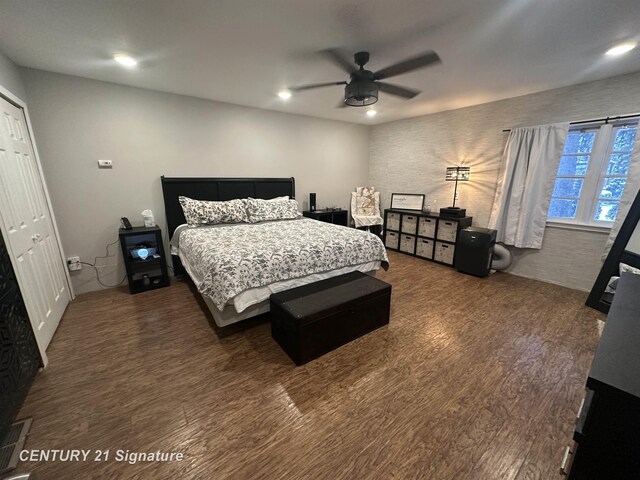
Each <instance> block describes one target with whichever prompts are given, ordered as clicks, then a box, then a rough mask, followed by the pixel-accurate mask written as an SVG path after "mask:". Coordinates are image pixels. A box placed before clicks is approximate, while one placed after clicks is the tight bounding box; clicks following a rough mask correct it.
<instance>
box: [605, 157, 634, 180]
mask: <svg viewBox="0 0 640 480" xmlns="http://www.w3.org/2000/svg"><path fill="white" fill-rule="evenodd" d="M630 163H631V154H630V153H614V154H613V155H611V157H610V158H609V165H608V166H607V175H626V174H627V172H628V171H629V164H630Z"/></svg>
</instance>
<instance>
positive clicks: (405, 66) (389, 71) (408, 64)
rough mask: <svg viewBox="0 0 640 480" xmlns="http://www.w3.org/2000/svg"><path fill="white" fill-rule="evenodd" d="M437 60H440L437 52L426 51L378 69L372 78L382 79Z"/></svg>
mask: <svg viewBox="0 0 640 480" xmlns="http://www.w3.org/2000/svg"><path fill="white" fill-rule="evenodd" d="M437 62H440V57H439V56H438V54H437V53H436V52H434V51H428V52H426V53H423V54H422V55H418V56H417V57H413V58H409V59H407V60H404V61H402V62H399V63H396V64H395V65H391V66H389V67H387V68H383V69H382V70H378V71H377V72H375V73H374V74H373V78H375V79H376V80H382V79H384V78H389V77H395V76H396V75H401V74H403V73H407V72H410V71H412V70H417V69H418V68H423V67H426V66H428V65H431V64H432V63H437Z"/></svg>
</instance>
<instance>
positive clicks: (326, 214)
mask: <svg viewBox="0 0 640 480" xmlns="http://www.w3.org/2000/svg"><path fill="white" fill-rule="evenodd" d="M302 215H304V216H305V217H307V218H313V219H314V220H320V221H321V222H327V223H333V224H335V225H342V226H344V227H346V226H347V225H348V224H347V211H346V210H314V211H313V212H312V211H311V210H305V211H304V212H302Z"/></svg>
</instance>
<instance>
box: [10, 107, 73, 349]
mask: <svg viewBox="0 0 640 480" xmlns="http://www.w3.org/2000/svg"><path fill="white" fill-rule="evenodd" d="M0 105H1V112H0V114H1V118H0V215H1V217H2V218H1V220H2V231H3V234H4V237H5V240H6V242H7V243H8V247H9V252H10V256H11V262H12V263H13V267H14V269H15V271H16V276H17V277H18V282H19V284H20V290H21V291H22V295H23V297H24V301H25V305H26V307H27V312H28V314H29V319H30V321H31V325H32V327H33V331H34V334H35V337H36V340H37V342H38V347H39V349H40V351H41V352H43V353H44V351H45V350H46V348H47V346H48V345H49V342H50V341H51V337H53V334H54V332H55V330H56V328H57V327H58V323H59V322H60V318H61V317H62V314H63V313H64V310H65V308H66V306H67V304H68V303H69V299H70V295H69V291H68V285H67V280H66V277H65V274H64V270H63V268H65V266H64V263H63V262H64V261H63V259H62V257H61V255H60V248H59V245H58V241H57V238H56V235H55V233H54V230H53V223H52V220H51V216H50V212H49V206H48V204H47V201H46V197H45V194H44V188H43V186H42V181H41V177H40V173H39V171H38V166H37V163H36V160H35V156H34V154H33V149H32V144H31V139H30V138H29V132H28V129H27V127H26V121H25V117H24V113H23V111H22V109H20V108H18V107H16V106H14V105H12V104H10V103H9V102H7V101H6V100H4V99H0Z"/></svg>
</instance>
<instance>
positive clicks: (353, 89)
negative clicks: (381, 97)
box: [344, 80, 378, 107]
mask: <svg viewBox="0 0 640 480" xmlns="http://www.w3.org/2000/svg"><path fill="white" fill-rule="evenodd" d="M377 101H378V85H376V82H371V81H366V80H364V81H357V82H351V83H350V84H349V85H347V86H346V87H344V103H346V104H347V105H349V106H350V107H366V106H368V105H373V104H374V103H376V102H377Z"/></svg>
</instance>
